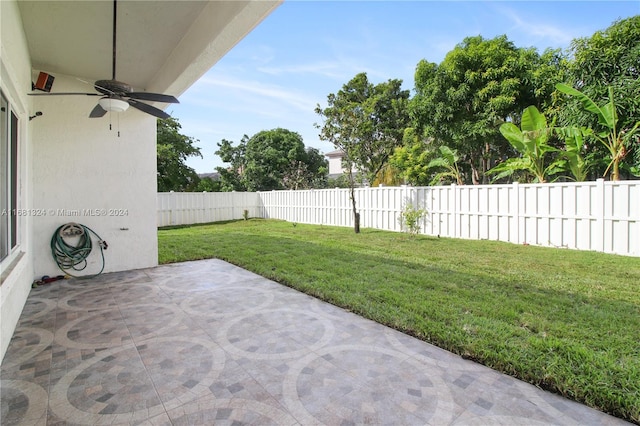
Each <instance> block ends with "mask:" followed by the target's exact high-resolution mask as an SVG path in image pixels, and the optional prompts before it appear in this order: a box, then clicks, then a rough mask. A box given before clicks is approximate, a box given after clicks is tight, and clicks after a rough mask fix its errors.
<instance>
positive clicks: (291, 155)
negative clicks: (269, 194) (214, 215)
mask: <svg viewBox="0 0 640 426" xmlns="http://www.w3.org/2000/svg"><path fill="white" fill-rule="evenodd" d="M218 147H219V149H218V151H216V154H217V155H219V156H220V158H221V159H222V161H224V162H225V163H230V166H229V167H227V168H225V167H218V168H217V171H218V172H219V173H220V180H221V185H222V188H223V189H224V190H230V191H270V190H279V189H303V188H323V187H325V186H326V180H327V173H328V162H327V160H326V159H325V158H324V156H323V155H322V154H320V152H319V151H318V150H317V149H315V148H307V149H305V146H304V143H303V141H302V137H301V136H300V135H299V134H298V133H296V132H292V131H290V130H287V129H281V128H278V129H273V130H263V131H261V132H258V133H256V134H255V135H253V136H252V137H251V138H249V137H248V136H246V135H245V136H244V137H243V138H242V140H241V141H240V143H239V144H238V145H237V146H234V145H233V143H232V142H230V141H228V140H226V139H223V140H222V141H221V142H219V143H218Z"/></svg>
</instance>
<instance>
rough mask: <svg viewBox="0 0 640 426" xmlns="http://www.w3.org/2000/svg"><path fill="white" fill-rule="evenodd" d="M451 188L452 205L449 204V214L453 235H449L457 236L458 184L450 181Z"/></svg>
mask: <svg viewBox="0 0 640 426" xmlns="http://www.w3.org/2000/svg"><path fill="white" fill-rule="evenodd" d="M451 190H452V192H453V205H452V206H451V214H452V215H453V235H451V237H452V238H459V237H460V235H459V234H460V232H459V231H458V225H459V223H458V185H456V184H455V183H452V184H451ZM447 192H448V191H447Z"/></svg>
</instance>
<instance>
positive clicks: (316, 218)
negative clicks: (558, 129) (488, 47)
mask: <svg viewBox="0 0 640 426" xmlns="http://www.w3.org/2000/svg"><path fill="white" fill-rule="evenodd" d="M354 193H355V199H356V208H357V210H358V212H359V213H360V225H361V227H363V228H375V229H382V230H388V231H396V232H399V231H402V226H401V222H400V218H401V216H402V210H403V209H404V208H405V206H407V205H412V206H413V207H414V208H416V209H426V210H427V212H428V214H427V216H426V217H425V218H424V220H423V221H422V223H421V228H420V232H421V233H422V234H426V235H433V236H436V235H437V236H441V237H451V238H463V239H487V240H495V241H505V242H511V243H514V244H531V245H539V246H547V247H563V248H570V249H577V250H595V251H601V252H605V253H616V254H623V255H630V256H640V181H621V182H605V181H604V180H602V179H599V180H597V181H595V182H576V183H554V184H518V183H514V184H508V185H475V186H472V185H463V186H459V185H450V186H430V187H410V186H401V187H378V188H356V189H355V192H354ZM244 210H248V211H249V216H251V217H261V218H272V219H281V220H286V221H290V222H298V223H309V224H322V225H332V226H346V227H352V226H353V211H352V206H351V192H350V190H349V189H339V188H336V189H322V190H304V191H269V192H259V193H195V194H178V193H163V194H158V226H166V225H178V224H188V223H202V222H213V221H220V220H230V219H239V218H242V213H243V211H244Z"/></svg>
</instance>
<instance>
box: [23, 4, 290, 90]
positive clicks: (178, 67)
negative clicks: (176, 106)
mask: <svg viewBox="0 0 640 426" xmlns="http://www.w3.org/2000/svg"><path fill="white" fill-rule="evenodd" d="M281 1H282V0H275V1H272V0H266V1H183V0H173V1H162V0H160V1H132V0H120V1H118V21H117V53H116V55H117V69H116V77H117V79H118V80H120V81H124V82H127V83H128V84H130V85H131V86H133V88H134V90H137V91H149V92H158V93H168V94H171V95H174V96H179V95H180V94H182V93H183V92H184V91H185V90H187V88H188V87H189V86H191V85H192V84H193V83H194V82H195V81H196V80H197V79H198V78H200V77H201V76H202V75H203V74H204V73H205V72H207V71H208V70H209V69H210V68H211V67H212V66H213V65H214V64H215V63H216V62H217V61H218V60H219V59H220V58H222V57H223V56H224V55H225V54H226V53H227V52H228V51H229V50H230V49H231V48H232V47H233V46H234V45H235V44H236V43H238V42H239V41H240V40H241V39H242V38H243V37H244V36H245V35H246V34H247V33H249V32H250V31H251V30H252V29H253V28H254V27H255V26H256V25H257V24H258V23H259V22H260V21H262V19H264V18H265V17H266V16H267V15H269V13H271V12H272V11H273V9H275V8H276V7H277V6H278V5H279V4H280V3H281ZM18 5H19V9H20V14H21V17H22V23H23V28H24V32H25V34H26V38H27V43H28V48H29V55H30V58H31V63H32V66H33V69H34V70H35V71H46V72H49V73H52V74H54V75H55V73H61V74H65V75H69V76H74V77H78V78H80V79H83V80H86V81H88V82H90V83H93V82H94V81H96V80H101V79H111V77H112V28H113V1H110V0H109V1H56V0H53V1H24V0H21V1H18ZM52 92H55V83H54V86H53V90H52Z"/></svg>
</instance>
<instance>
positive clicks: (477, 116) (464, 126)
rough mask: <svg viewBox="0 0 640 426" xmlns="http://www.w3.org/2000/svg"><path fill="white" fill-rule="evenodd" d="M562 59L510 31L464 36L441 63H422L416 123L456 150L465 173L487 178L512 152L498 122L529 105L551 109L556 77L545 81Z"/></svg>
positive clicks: (480, 180)
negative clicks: (521, 43) (523, 43)
mask: <svg viewBox="0 0 640 426" xmlns="http://www.w3.org/2000/svg"><path fill="white" fill-rule="evenodd" d="M559 61H560V58H559V57H558V54H557V52H555V53H554V52H553V51H549V52H546V53H545V54H544V55H543V56H540V55H539V54H538V53H537V51H536V50H535V49H532V48H527V49H524V48H517V47H516V46H515V45H514V44H513V43H512V42H511V41H509V40H508V39H507V37H506V36H499V37H496V38H493V39H489V40H487V39H484V38H482V37H481V36H477V37H468V38H465V39H464V41H463V42H462V43H461V44H459V45H457V46H456V47H455V48H454V49H453V50H452V51H451V52H449V53H448V54H447V55H446V57H445V59H444V60H443V61H442V63H441V64H440V65H437V64H434V63H430V62H427V61H424V60H423V61H420V62H419V63H418V66H417V68H416V74H415V90H416V95H415V96H414V98H413V99H412V102H411V105H410V112H411V116H412V121H413V126H414V127H415V128H416V129H417V130H418V132H419V133H420V132H421V133H422V134H423V137H425V138H431V139H432V140H433V144H434V145H435V146H439V145H446V146H448V147H450V148H451V149H454V150H456V151H457V152H458V155H459V156H460V159H461V162H462V163H463V164H464V165H465V166H466V167H467V168H468V169H469V172H467V173H465V171H464V170H463V171H462V174H463V175H466V176H470V177H471V181H472V182H473V183H474V184H477V183H488V178H487V176H485V173H486V171H487V170H489V168H491V166H492V165H493V163H494V162H495V161H496V160H497V159H498V158H502V157H506V156H508V155H509V154H510V153H511V147H510V146H509V144H508V143H507V141H506V140H505V139H504V138H503V137H502V136H501V135H500V133H499V131H498V128H499V126H500V124H502V123H504V122H507V121H511V122H515V123H516V124H519V123H517V121H518V119H519V113H520V111H522V110H523V109H524V108H525V107H527V106H529V105H538V106H541V107H543V108H544V109H546V108H547V106H548V104H549V103H550V99H549V98H550V94H551V93H552V92H553V81H548V82H547V80H548V79H549V76H550V75H553V70H554V67H553V64H554V63H558V62H559ZM542 82H546V83H545V86H544V87H540V84H541V83H542ZM536 84H537V86H536ZM547 86H548V87H547Z"/></svg>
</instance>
